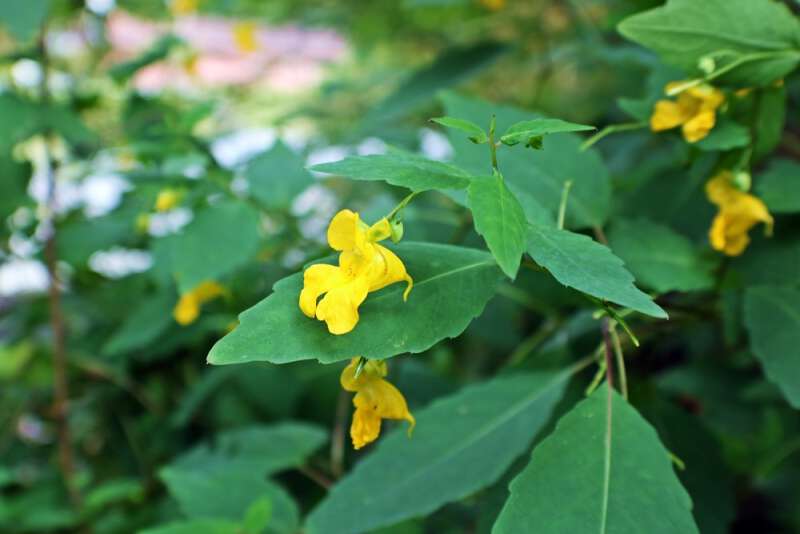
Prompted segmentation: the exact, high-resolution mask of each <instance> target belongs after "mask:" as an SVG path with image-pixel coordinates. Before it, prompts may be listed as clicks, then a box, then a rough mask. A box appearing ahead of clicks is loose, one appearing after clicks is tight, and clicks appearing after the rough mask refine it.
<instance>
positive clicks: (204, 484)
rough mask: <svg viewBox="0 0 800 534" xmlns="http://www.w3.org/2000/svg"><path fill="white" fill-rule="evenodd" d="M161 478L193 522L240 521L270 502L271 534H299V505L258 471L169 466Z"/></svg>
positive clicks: (161, 474) (269, 529)
mask: <svg viewBox="0 0 800 534" xmlns="http://www.w3.org/2000/svg"><path fill="white" fill-rule="evenodd" d="M159 475H160V476H161V479H162V480H163V481H164V483H165V484H166V485H167V488H168V489H169V493H170V495H172V496H173V497H174V498H175V500H177V501H178V504H179V505H180V507H181V510H182V511H183V513H184V514H185V515H186V516H187V517H189V518H191V519H199V518H208V519H228V520H231V521H240V520H242V518H244V516H245V514H246V513H247V511H248V509H249V508H250V506H251V505H253V504H254V503H256V502H258V501H261V500H264V499H266V500H268V501H269V502H270V503H271V504H272V518H271V520H270V522H269V526H268V528H267V532H270V533H274V534H294V533H295V532H296V530H297V525H298V523H299V512H298V510H297V505H296V504H295V503H294V501H293V500H292V498H291V497H290V496H289V494H288V493H286V491H284V490H283V489H282V488H281V487H280V486H278V485H277V484H275V483H273V482H270V481H269V480H267V479H265V478H264V475H263V474H262V473H259V472H257V471H246V470H241V469H237V468H235V467H233V466H231V468H228V469H214V470H211V471H207V470H204V469H203V468H202V467H195V468H193V469H191V470H188V469H182V468H178V467H172V466H169V467H166V468H164V469H162V470H161V472H160V473H159Z"/></svg>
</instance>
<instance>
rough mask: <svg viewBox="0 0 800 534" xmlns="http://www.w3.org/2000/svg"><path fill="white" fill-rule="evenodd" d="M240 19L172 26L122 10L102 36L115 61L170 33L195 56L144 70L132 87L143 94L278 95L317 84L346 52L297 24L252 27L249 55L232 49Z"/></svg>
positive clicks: (323, 33) (193, 19) (332, 38)
mask: <svg viewBox="0 0 800 534" xmlns="http://www.w3.org/2000/svg"><path fill="white" fill-rule="evenodd" d="M241 24H242V23H241V21H234V20H229V19H222V18H215V17H206V16H200V15H188V16H183V17H179V18H177V19H176V20H175V21H174V22H172V23H154V22H149V21H145V20H142V19H139V18H136V17H134V16H132V15H130V14H129V13H126V12H124V11H122V10H116V11H114V12H113V13H111V14H110V15H109V17H108V22H107V28H106V30H107V32H106V35H107V38H108V41H109V44H110V45H111V48H112V51H111V54H110V57H109V59H110V60H111V61H112V62H114V63H116V62H119V61H124V60H127V59H131V58H133V57H135V56H137V55H139V54H141V53H142V52H144V51H145V50H147V49H148V48H149V47H150V46H152V45H153V43H154V42H155V41H156V40H158V38H159V37H161V36H163V35H165V34H167V33H169V32H172V33H174V34H175V35H177V36H178V37H180V38H181V39H183V40H184V41H186V42H187V43H188V44H189V46H190V48H191V49H192V50H193V51H194V52H195V53H196V56H195V57H194V58H193V60H192V61H191V66H190V67H187V66H186V65H181V64H179V63H177V62H174V61H161V62H158V63H155V64H152V65H150V66H148V67H145V68H143V69H142V70H141V71H139V72H138V73H137V75H136V77H135V78H134V82H133V83H134V85H135V86H136V88H137V89H139V90H141V91H144V92H157V91H160V90H162V89H165V88H171V89H176V90H180V91H186V90H191V89H193V88H195V89H196V88H198V86H199V87H201V88H202V87H222V86H227V85H245V84H257V85H261V86H264V87H265V88H268V89H271V90H274V91H279V92H293V91H302V90H305V89H310V88H313V87H314V86H316V85H317V84H319V83H320V82H321V81H322V78H323V75H324V67H325V65H326V64H328V63H332V62H337V61H341V60H342V59H343V58H344V57H345V55H346V54H347V51H348V48H347V44H346V43H345V41H344V39H343V38H342V37H341V36H340V35H339V34H337V33H336V32H334V31H331V30H319V29H304V28H300V27H297V26H279V27H269V26H264V25H254V26H252V28H253V30H252V36H251V37H252V39H253V40H254V41H255V47H254V50H253V51H245V50H242V47H241V46H239V45H237V42H236V38H235V32H236V31H237V27H239V26H241Z"/></svg>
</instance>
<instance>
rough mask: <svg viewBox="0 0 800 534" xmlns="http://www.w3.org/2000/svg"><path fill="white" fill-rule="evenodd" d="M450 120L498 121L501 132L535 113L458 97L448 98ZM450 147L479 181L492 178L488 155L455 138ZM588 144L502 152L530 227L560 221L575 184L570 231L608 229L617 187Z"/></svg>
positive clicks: (574, 140)
mask: <svg viewBox="0 0 800 534" xmlns="http://www.w3.org/2000/svg"><path fill="white" fill-rule="evenodd" d="M442 101H443V102H444V104H445V109H446V111H447V114H448V115H451V116H454V117H463V118H465V119H468V120H472V121H475V122H480V121H482V120H486V117H491V116H492V115H493V114H494V115H495V116H496V120H497V128H498V129H500V130H501V131H502V130H503V129H504V128H508V127H509V126H511V125H512V124H514V123H516V122H520V121H524V120H528V119H530V117H531V116H532V115H535V114H533V113H531V112H530V111H525V110H522V109H518V108H512V107H508V106H500V105H497V104H491V103H489V102H485V101H482V100H477V99H472V98H466V97H462V96H459V95H456V94H454V93H445V94H444V95H443V96H442ZM449 138H450V143H451V144H452V145H453V148H454V149H455V154H456V155H455V160H454V163H455V164H456V165H458V166H459V167H461V168H463V169H464V170H466V171H468V172H470V173H472V174H473V175H475V176H481V175H486V174H487V173H488V172H491V166H490V165H491V164H490V160H489V156H488V154H487V153H486V152H485V151H483V150H475V146H474V145H473V144H472V143H470V142H469V141H468V140H467V139H464V138H463V137H462V136H460V135H456V134H454V133H453V132H450V133H449ZM581 143H582V140H581V138H580V137H578V136H577V135H575V134H571V133H565V134H562V135H555V136H551V137H548V138H547V139H546V140H545V142H544V149H543V150H541V151H538V152H536V153H532V152H529V151H525V150H498V151H497V160H498V163H499V168H500V172H502V173H503V176H504V177H505V179H506V185H508V188H509V189H510V190H511V191H513V192H514V194H515V195H516V196H517V198H518V199H519V201H520V204H522V207H523V209H524V210H525V214H526V216H527V218H528V222H530V223H532V224H541V223H542V220H543V219H544V218H545V217H544V216H543V214H542V212H541V208H542V207H544V208H545V209H546V210H547V212H546V215H547V216H549V218H550V219H554V216H555V214H556V213H557V212H558V206H559V204H560V202H561V195H562V192H563V190H564V183H565V182H567V181H568V180H569V181H572V189H571V190H570V195H569V204H568V207H567V217H566V225H567V226H568V227H572V228H582V227H589V226H597V225H602V224H603V223H604V222H605V219H606V217H607V216H608V212H609V206H610V202H611V186H610V179H609V173H608V169H607V168H606V166H605V164H604V163H603V160H602V159H601V158H600V155H599V154H598V152H597V151H595V150H594V149H589V150H586V151H581V150H580V145H581Z"/></svg>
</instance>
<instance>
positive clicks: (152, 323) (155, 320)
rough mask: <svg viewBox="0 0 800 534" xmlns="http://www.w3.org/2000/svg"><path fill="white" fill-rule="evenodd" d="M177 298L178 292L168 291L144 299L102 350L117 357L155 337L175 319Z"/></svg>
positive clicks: (109, 355)
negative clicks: (174, 308) (174, 293)
mask: <svg viewBox="0 0 800 534" xmlns="http://www.w3.org/2000/svg"><path fill="white" fill-rule="evenodd" d="M176 301H177V300H176V297H175V295H173V294H172V293H171V292H166V291H163V292H160V293H156V294H155V295H147V296H146V297H145V298H143V299H141V300H140V301H139V302H138V303H136V305H135V306H134V307H132V309H131V313H130V315H128V316H127V317H126V318H125V322H123V323H122V324H121V325H120V327H119V328H117V329H116V330H115V331H114V334H113V335H112V336H111V338H110V339H109V340H108V341H107V342H106V343H105V345H103V350H102V352H103V354H104V355H105V356H108V357H115V356H119V355H121V354H125V353H127V352H131V351H135V350H139V349H142V348H144V347H146V346H147V345H148V344H149V343H152V342H153V341H155V340H156V339H157V338H158V336H160V335H161V334H162V333H164V332H165V331H166V330H167V328H169V326H170V324H172V323H173V321H174V319H173V318H172V308H173V306H174V305H175V303H176Z"/></svg>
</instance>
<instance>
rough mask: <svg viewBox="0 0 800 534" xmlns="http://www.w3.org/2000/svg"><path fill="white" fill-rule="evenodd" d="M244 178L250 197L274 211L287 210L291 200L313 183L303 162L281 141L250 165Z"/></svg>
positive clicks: (249, 163)
mask: <svg viewBox="0 0 800 534" xmlns="http://www.w3.org/2000/svg"><path fill="white" fill-rule="evenodd" d="M244 177H245V179H247V183H248V184H249V185H250V189H249V191H250V194H251V195H253V196H254V197H255V198H257V199H258V200H259V201H260V202H261V203H262V204H263V205H264V206H266V207H268V208H273V209H288V208H289V206H290V205H291V203H292V200H294V198H295V197H296V196H297V195H298V194H300V193H301V192H302V191H303V190H304V189H305V188H306V187H308V186H309V185H311V183H313V181H314V178H313V177H312V176H311V174H310V173H309V172H308V171H307V170H306V169H305V165H304V163H303V160H302V159H301V158H300V157H299V156H298V155H297V154H295V153H294V152H292V151H291V150H289V148H288V147H287V146H286V145H284V144H283V143H282V142H280V141H278V142H277V143H275V146H274V147H272V149H271V150H269V151H268V152H264V153H263V154H260V155H259V156H256V157H255V158H253V159H252V160H251V161H249V162H248V164H247V168H246V169H245V171H244Z"/></svg>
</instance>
